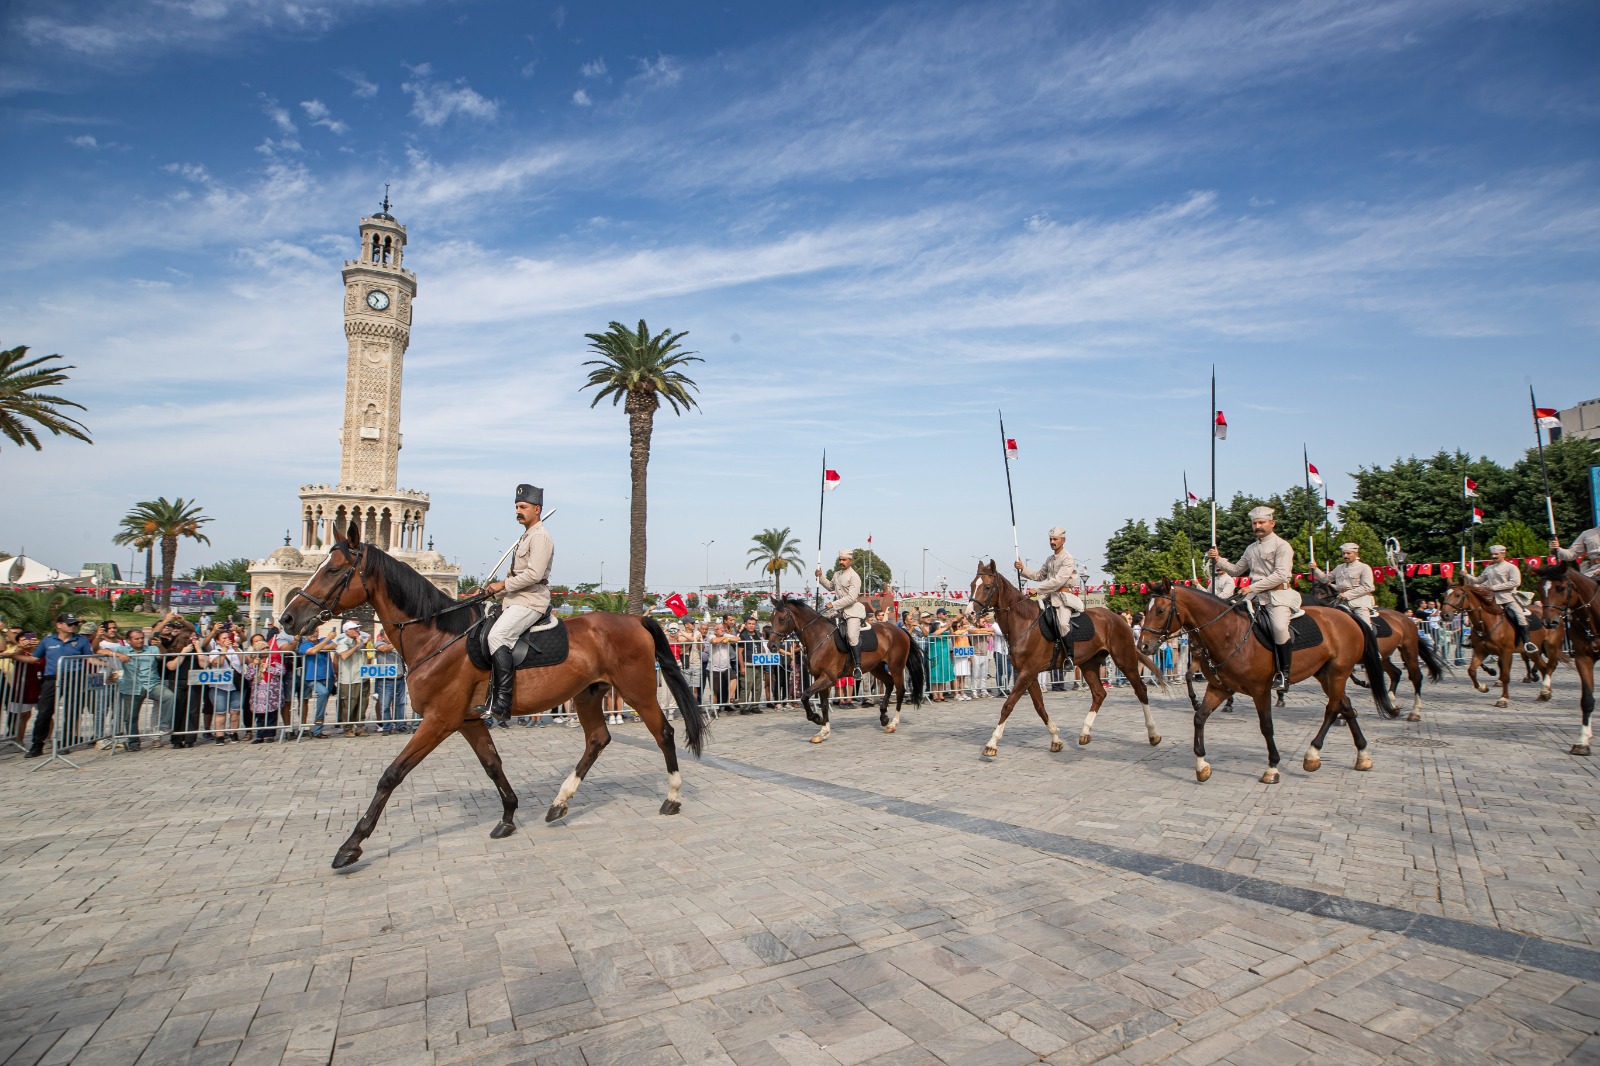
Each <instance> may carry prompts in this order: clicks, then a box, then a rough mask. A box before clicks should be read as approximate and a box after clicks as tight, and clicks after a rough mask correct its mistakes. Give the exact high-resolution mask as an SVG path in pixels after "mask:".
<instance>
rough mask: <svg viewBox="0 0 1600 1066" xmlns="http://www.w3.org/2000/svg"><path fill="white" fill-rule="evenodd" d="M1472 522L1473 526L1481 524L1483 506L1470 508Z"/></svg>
mask: <svg viewBox="0 0 1600 1066" xmlns="http://www.w3.org/2000/svg"><path fill="white" fill-rule="evenodd" d="M1472 524H1473V525H1475V526H1481V525H1483V508H1482V507H1474V508H1473V509H1472Z"/></svg>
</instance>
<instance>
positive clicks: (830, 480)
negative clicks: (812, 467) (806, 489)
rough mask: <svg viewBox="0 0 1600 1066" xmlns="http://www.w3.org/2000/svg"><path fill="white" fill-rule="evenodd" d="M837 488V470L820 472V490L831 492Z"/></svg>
mask: <svg viewBox="0 0 1600 1066" xmlns="http://www.w3.org/2000/svg"><path fill="white" fill-rule="evenodd" d="M838 487H839V471H837V470H824V471H823V472H822V488H823V489H824V491H827V492H832V491H833V490H834V489H836V488H838Z"/></svg>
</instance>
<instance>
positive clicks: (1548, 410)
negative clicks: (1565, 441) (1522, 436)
mask: <svg viewBox="0 0 1600 1066" xmlns="http://www.w3.org/2000/svg"><path fill="white" fill-rule="evenodd" d="M1533 417H1534V419H1535V421H1537V422H1538V423H1539V424H1540V425H1541V426H1543V427H1544V428H1545V429H1560V428H1561V412H1560V411H1557V410H1556V409H1555V408H1554V407H1535V408H1534V409H1533Z"/></svg>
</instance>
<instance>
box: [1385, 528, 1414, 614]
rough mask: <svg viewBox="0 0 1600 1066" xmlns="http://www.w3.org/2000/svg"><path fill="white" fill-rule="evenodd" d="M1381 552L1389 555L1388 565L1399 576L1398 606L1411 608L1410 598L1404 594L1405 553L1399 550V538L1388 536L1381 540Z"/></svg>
mask: <svg viewBox="0 0 1600 1066" xmlns="http://www.w3.org/2000/svg"><path fill="white" fill-rule="evenodd" d="M1383 554H1385V555H1387V556H1388V557H1389V565H1390V566H1392V567H1394V570H1395V573H1396V574H1398V575H1399V577H1400V608H1401V610H1405V611H1409V610H1411V598H1410V597H1409V596H1407V595H1406V553H1405V552H1403V551H1401V550H1400V540H1399V538H1397V537H1388V538H1386V539H1385V540H1384V542H1383Z"/></svg>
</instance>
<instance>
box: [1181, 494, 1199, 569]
mask: <svg viewBox="0 0 1600 1066" xmlns="http://www.w3.org/2000/svg"><path fill="white" fill-rule="evenodd" d="M1183 532H1184V536H1188V535H1189V471H1187V470H1185V471H1184V472H1183ZM1189 577H1190V579H1191V580H1193V581H1199V580H1200V571H1199V570H1197V569H1196V568H1195V564H1194V548H1193V547H1192V546H1191V547H1190V549H1189Z"/></svg>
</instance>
